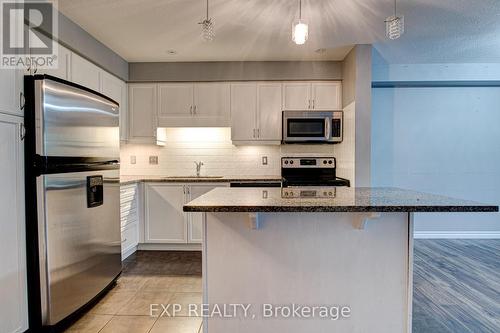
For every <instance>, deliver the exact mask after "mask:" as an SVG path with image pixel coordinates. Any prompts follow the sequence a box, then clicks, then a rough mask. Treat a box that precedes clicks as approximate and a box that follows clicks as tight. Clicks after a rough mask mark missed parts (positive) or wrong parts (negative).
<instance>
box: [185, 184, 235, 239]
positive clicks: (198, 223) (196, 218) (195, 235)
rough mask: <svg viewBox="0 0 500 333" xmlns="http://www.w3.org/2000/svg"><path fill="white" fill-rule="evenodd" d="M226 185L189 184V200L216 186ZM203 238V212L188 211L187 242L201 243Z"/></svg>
mask: <svg viewBox="0 0 500 333" xmlns="http://www.w3.org/2000/svg"><path fill="white" fill-rule="evenodd" d="M224 186H226V185H214V184H204V185H191V186H189V190H188V193H189V201H191V200H194V199H196V198H198V197H201V196H202V195H203V194H205V193H207V192H209V191H211V190H213V189H214V188H217V187H224ZM202 240H203V213H189V215H188V242H189V243H201V242H202Z"/></svg>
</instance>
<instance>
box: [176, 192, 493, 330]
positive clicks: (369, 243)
mask: <svg viewBox="0 0 500 333" xmlns="http://www.w3.org/2000/svg"><path fill="white" fill-rule="evenodd" d="M184 211H185V212H204V222H203V228H204V229H203V281H204V284H203V285H204V293H203V297H204V299H203V303H205V304H208V309H213V308H214V307H215V308H222V307H230V306H232V305H235V304H236V305H239V306H240V307H237V309H240V310H242V309H246V311H236V313H233V314H232V315H227V313H224V315H223V316H221V315H218V312H215V314H214V312H213V311H207V312H208V313H207V315H206V316H204V319H203V320H204V324H203V329H204V332H208V333H215V332H217V333H225V332H227V333H229V332H239V333H246V332H248V333H250V332H262V333H267V332H269V333H270V332H291V333H299V332H343V333H344V332H389V333H390V332H394V333H396V332H397V333H401V332H411V313H412V265H413V263H412V258H413V244H412V242H413V214H414V213H425V212H443V213H454V212H471V213H481V212H494V211H498V207H497V206H494V205H484V204H480V203H475V202H470V201H464V200H456V199H452V198H448V197H443V196H438V195H431V194H425V193H420V192H414V191H408V190H402V189H395V188H347V187H337V188H335V187H327V188H300V187H299V188H217V189H214V190H212V191H210V192H208V193H206V194H205V195H203V196H201V197H199V198H197V199H195V200H193V201H191V202H189V203H188V204H186V205H185V206H184ZM321 310H323V312H321Z"/></svg>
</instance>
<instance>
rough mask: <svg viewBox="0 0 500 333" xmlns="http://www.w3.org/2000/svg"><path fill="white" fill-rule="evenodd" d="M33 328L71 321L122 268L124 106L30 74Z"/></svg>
mask: <svg viewBox="0 0 500 333" xmlns="http://www.w3.org/2000/svg"><path fill="white" fill-rule="evenodd" d="M24 85H25V94H26V97H25V98H26V104H25V127H26V137H25V145H26V146H25V151H26V155H25V160H26V207H27V209H26V216H27V243H28V249H27V252H28V294H29V312H30V313H29V317H30V328H31V329H33V330H34V331H38V330H39V329H40V330H41V327H42V326H43V327H44V329H49V330H52V329H53V328H55V329H56V330H57V328H58V327H62V326H65V325H67V324H68V323H69V322H71V321H72V320H74V319H75V317H77V316H78V314H79V312H81V311H82V310H84V309H85V307H88V306H89V305H90V304H92V302H93V301H95V300H96V299H97V298H98V296H100V295H102V294H103V293H104V292H105V291H106V290H108V289H109V288H110V287H111V286H112V285H113V283H114V281H115V280H116V278H117V277H118V275H119V274H120V272H121V236H120V180H119V177H120V162H119V156H120V139H119V105H118V104H117V103H116V102H115V101H113V100H112V99H110V98H108V97H106V96H104V95H102V94H100V93H98V92H95V91H92V90H90V89H87V88H85V87H82V86H79V85H76V84H73V83H70V82H67V81H64V80H61V79H57V78H54V77H51V76H48V75H36V76H26V77H25V82H24Z"/></svg>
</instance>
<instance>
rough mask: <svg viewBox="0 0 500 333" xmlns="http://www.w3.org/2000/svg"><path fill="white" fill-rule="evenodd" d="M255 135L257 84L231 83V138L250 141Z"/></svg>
mask: <svg viewBox="0 0 500 333" xmlns="http://www.w3.org/2000/svg"><path fill="white" fill-rule="evenodd" d="M256 136H257V85H256V84H255V83H251V82H250V83H233V84H231V140H232V141H252V140H255V139H256Z"/></svg>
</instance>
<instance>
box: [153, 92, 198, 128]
mask: <svg viewBox="0 0 500 333" xmlns="http://www.w3.org/2000/svg"><path fill="white" fill-rule="evenodd" d="M158 97H159V98H158V99H159V106H158V118H159V120H160V122H161V119H163V118H179V117H191V114H192V110H193V84H192V83H179V84H177V83H171V84H170V83H169V84H159V85H158Z"/></svg>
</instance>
